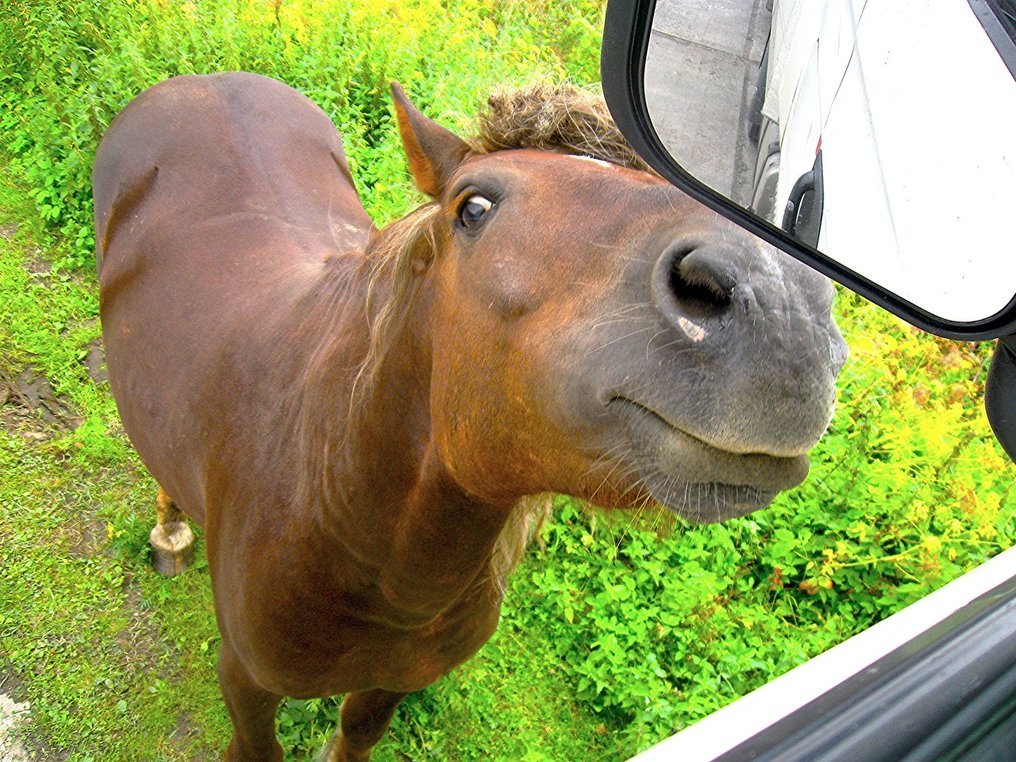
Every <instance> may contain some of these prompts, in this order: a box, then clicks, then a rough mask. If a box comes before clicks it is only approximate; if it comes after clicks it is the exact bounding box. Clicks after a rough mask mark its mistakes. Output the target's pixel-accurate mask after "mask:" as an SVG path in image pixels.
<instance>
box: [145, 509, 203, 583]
mask: <svg viewBox="0 0 1016 762" xmlns="http://www.w3.org/2000/svg"><path fill="white" fill-rule="evenodd" d="M148 542H149V544H150V545H151V546H152V567H153V568H154V569H155V571H157V572H158V573H159V574H161V575H163V576H164V577H175V576H176V575H177V574H183V572H184V570H185V569H186V568H187V567H188V566H190V565H191V562H192V561H193V560H194V535H193V534H192V533H191V529H190V527H189V526H188V525H187V522H186V521H167V522H166V523H164V524H156V525H155V528H154V529H152V533H151V534H150V535H149V536H148Z"/></svg>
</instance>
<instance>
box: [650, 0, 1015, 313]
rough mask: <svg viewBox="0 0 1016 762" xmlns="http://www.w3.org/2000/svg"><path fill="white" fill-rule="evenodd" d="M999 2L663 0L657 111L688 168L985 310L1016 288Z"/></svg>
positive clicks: (823, 237)
mask: <svg viewBox="0 0 1016 762" xmlns="http://www.w3.org/2000/svg"><path fill="white" fill-rule="evenodd" d="M1006 3H1009V0H970V1H969V2H968V0H943V1H942V2H935V3H927V2H925V1H924V0H657V3H656V10H655V15H654V18H653V32H652V36H651V39H650V44H649V49H648V53H647V59H646V65H645V82H644V85H645V92H646V100H647V105H648V108H649V114H650V118H651V121H652V124H653V128H654V129H655V131H656V133H657V135H658V136H659V138H660V140H661V141H662V143H663V144H664V146H665V147H666V148H667V149H668V151H669V152H670V153H671V155H672V156H673V157H674V159H675V160H676V161H677V163H678V164H680V165H681V166H682V167H684V168H685V169H686V170H687V171H688V172H689V173H690V174H691V175H693V176H694V177H696V178H697V179H698V180H700V181H702V182H703V183H705V184H706V185H708V186H710V187H712V188H713V189H715V190H717V191H718V192H720V193H721V194H723V195H725V196H727V197H728V198H730V199H732V200H733V201H734V202H735V203H737V204H739V205H740V206H743V207H745V208H747V209H749V210H751V211H753V212H754V213H756V214H757V215H758V216H760V217H762V218H763V219H765V220H767V221H769V222H772V223H773V224H775V225H776V226H777V227H781V228H783V229H784V230H786V231H787V232H789V233H790V234H791V235H793V236H795V237H797V238H798V239H799V240H801V241H803V242H804V243H807V244H809V245H810V246H813V247H814V248H817V249H818V250H819V251H821V252H822V253H823V254H825V255H826V256H828V257H829V258H831V259H834V260H836V261H837V262H839V263H840V264H842V265H844V266H846V267H848V268H850V269H851V270H853V271H854V272H856V273H858V274H859V275H862V276H864V277H866V278H868V279H869V280H872V281H874V282H875V283H877V284H878V285H880V286H882V287H883V288H885V289H887V290H889V291H891V292H893V293H894V294H896V295H897V296H899V297H902V298H903V299H906V300H907V301H909V302H911V303H912V304H914V305H916V306H917V307H919V308H921V309H923V310H925V311H926V312H929V313H931V314H932V315H935V316H937V317H939V318H942V319H945V320H949V321H954V322H974V321H979V320H984V319H987V318H990V317H992V316H993V315H995V314H997V313H998V312H1000V311H1001V310H1002V309H1004V308H1005V307H1006V306H1007V305H1008V304H1009V303H1010V302H1011V301H1012V300H1013V298H1014V295H1016V249H1014V244H1013V239H1014V236H1013V227H1012V224H1013V215H1014V213H1016V80H1014V74H1013V71H1016V61H1014V60H1013V58H1012V56H1011V55H1009V53H1010V51H1011V50H1013V48H1012V47H1011V44H1012V42H1013V40H1012V39H1011V36H1012V35H1013V33H1014V32H1013V29H1014V25H1013V21H1012V19H1011V18H1010V19H1009V25H1008V27H1006V26H1005V24H1004V23H1001V24H999V23H997V22H996V23H995V25H994V26H992V23H991V22H992V20H993V19H996V16H995V15H992V14H999V15H998V18H1002V19H1003V21H1004V20H1005V18H1006V17H1005V15H1004V14H1005V13H1006V10H1005V6H1006ZM999 6H1002V7H1001V8H1000V7H999ZM1011 6H1012V3H1009V7H1011ZM975 10H976V11H977V12H975ZM986 27H987V30H986ZM1006 43H1008V44H1009V45H1010V47H1006ZM1011 69H1012V70H1011Z"/></svg>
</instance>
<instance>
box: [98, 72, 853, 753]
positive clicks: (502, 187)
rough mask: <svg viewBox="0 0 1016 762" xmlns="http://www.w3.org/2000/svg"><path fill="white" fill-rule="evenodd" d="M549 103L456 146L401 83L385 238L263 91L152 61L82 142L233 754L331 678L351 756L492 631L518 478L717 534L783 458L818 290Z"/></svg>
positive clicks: (588, 111)
mask: <svg viewBox="0 0 1016 762" xmlns="http://www.w3.org/2000/svg"><path fill="white" fill-rule="evenodd" d="M549 95H550V96H551V97H548V98H546V99H541V97H538V96H540V93H539V92H537V93H536V95H535V96H533V95H532V94H531V97H528V98H525V97H520V98H514V99H513V98H508V99H507V100H504V101H501V102H499V103H495V104H494V106H493V107H492V109H491V111H490V112H489V113H488V114H487V117H486V123H485V126H484V127H483V136H482V138H481V139H480V142H479V143H474V144H472V145H470V144H468V143H466V142H465V141H463V140H462V139H460V138H459V137H457V136H455V135H454V134H452V133H451V132H449V131H447V130H445V129H444V128H442V127H440V126H438V125H437V124H435V123H434V122H432V121H430V120H428V119H427V118H426V117H424V116H423V115H422V114H421V113H420V112H419V111H418V110H417V109H416V108H415V107H414V106H413V105H411V104H410V103H409V101H408V100H406V99H405V97H404V96H403V95H402V93H401V91H400V90H399V89H398V88H397V87H395V107H396V112H397V116H398V123H399V127H400V130H401V134H402V139H403V143H404V146H405V151H406V154H407V156H408V159H409V165H410V169H411V171H412V175H413V177H414V180H415V182H416V184H417V185H418V186H419V188H420V189H421V190H423V191H424V192H426V193H427V194H428V195H429V196H430V197H431V198H432V199H433V201H432V202H431V203H429V204H427V205H425V206H423V207H421V208H420V209H419V210H417V211H416V212H413V213H412V214H410V215H409V216H407V217H406V218H404V219H402V220H400V221H397V222H395V223H394V224H392V225H390V226H389V227H387V228H385V229H384V230H375V229H374V228H373V226H372V225H371V221H370V220H369V219H368V217H367V215H366V213H365V212H364V210H363V208H362V206H361V205H360V202H359V199H358V197H357V194H356V191H355V189H354V187H353V181H352V179H351V177H350V172H349V169H348V167H347V164H346V160H345V156H344V153H343V149H342V145H341V142H340V139H339V136H338V134H337V133H336V131H335V128H334V126H333V125H332V124H331V123H330V121H329V119H328V118H327V117H326V116H325V114H324V113H323V112H322V111H321V110H320V109H318V108H317V107H316V106H314V105H313V104H312V103H311V102H310V101H309V100H308V99H307V98H305V97H303V96H302V95H300V94H298V93H297V92H296V91H294V90H292V89H290V88H289V87H287V86H285V85H282V84H280V83H278V82H275V81H273V80H270V79H267V78H265V77H260V76H255V75H251V74H220V75H214V76H201V77H196V76H187V77H178V78H175V79H172V80H169V81H167V82H164V83H162V84H159V85H157V86H155V87H153V88H151V89H150V90H148V91H146V92H144V93H142V94H141V95H140V96H138V97H137V98H136V99H135V100H134V101H133V102H132V103H131V104H130V105H129V106H128V107H127V108H126V109H125V110H124V111H123V113H122V114H120V115H119V116H118V117H117V119H116V120H115V121H114V122H113V124H112V126H111V127H110V128H109V131H108V132H107V134H106V136H105V137H104V139H103V141H102V144H101V146H100V148H99V151H98V154H97V156H96V161H95V170H94V192H95V214H96V233H97V240H98V242H99V244H98V252H99V261H100V272H101V305H102V323H103V331H104V339H105V342H106V350H107V353H108V365H109V376H110V382H111V384H112V388H113V393H114V395H115V397H116V400H117V404H118V405H119V409H120V413H121V415H122V417H123V422H124V426H125V427H126V429H127V431H128V433H129V434H130V437H131V439H132V441H133V443H134V445H135V446H136V447H137V450H138V452H139V453H140V454H141V457H142V459H143V460H144V462H145V464H146V465H147V467H148V468H149V469H150V470H151V472H152V474H153V475H154V476H155V478H156V480H157V481H158V482H159V484H160V485H161V487H162V491H161V492H160V496H159V501H158V505H159V524H158V526H157V527H156V529H155V530H154V531H153V544H154V545H155V546H156V548H157V549H158V548H161V549H162V550H163V551H166V552H169V553H170V554H171V556H172V554H174V553H175V554H176V556H174V557H176V558H179V557H180V556H181V554H183V553H184V552H185V549H186V546H187V545H188V544H189V542H190V534H189V530H188V529H187V525H186V522H185V520H184V519H183V517H182V516H181V514H180V511H183V512H184V513H186V514H187V515H188V516H190V518H191V519H193V520H194V521H196V522H197V523H198V524H200V525H202V526H204V528H205V533H206V535H205V536H206V541H207V549H208V561H209V568H210V571H211V579H212V585H213V588H214V593H215V607H216V616H217V618H218V624H219V628H220V630H221V632H222V647H221V653H220V657H219V679H220V682H221V686H222V692H223V695H224V696H225V700H226V704H227V706H228V708H229V712H230V715H231V717H232V720H233V726H234V732H233V737H232V740H231V742H230V744H229V747H228V749H227V751H226V758H227V759H230V760H269V759H280V758H281V756H282V752H281V749H280V747H279V744H278V742H277V740H276V738H275V733H274V723H273V720H274V714H275V710H276V707H277V706H278V704H279V701H280V699H281V698H282V697H283V696H294V697H311V696H326V695H331V694H337V693H347V694H348V696H347V697H346V699H345V702H344V703H343V706H342V714H341V723H340V724H341V727H340V730H339V732H338V733H337V734H336V737H335V738H334V739H333V741H332V743H331V744H330V746H329V748H328V751H327V752H326V757H327V759H330V760H354V759H355V760H363V759H367V758H368V757H369V754H370V749H371V747H373V746H374V744H375V743H377V741H378V739H379V738H380V737H381V735H382V734H383V733H384V731H385V729H386V728H387V726H388V724H389V722H390V720H391V717H392V713H393V712H394V710H395V707H396V705H397V704H398V703H399V701H400V700H401V699H402V697H403V696H405V695H406V693H408V692H410V691H416V690H419V689H421V688H424V687H425V686H427V685H430V684H431V683H433V682H434V681H435V680H437V679H438V678H440V677H441V676H442V675H444V674H445V673H447V672H448V671H449V670H450V669H452V668H453V667H455V666H456V665H457V664H460V663H461V662H463V661H464V660H465V659H467V658H468V657H469V656H471V655H472V654H473V653H475V652H476V651H477V649H479V648H480V646H481V645H482V644H483V643H484V642H485V641H486V640H487V639H488V638H489V637H490V635H491V633H492V632H493V631H494V628H495V626H496V625H497V621H498V616H499V612H500V606H501V598H502V591H503V586H502V584H501V583H502V579H503V576H504V575H505V574H506V573H507V572H508V570H509V568H510V566H511V564H512V563H513V562H514V561H515V560H517V555H518V552H519V548H520V547H521V544H522V543H521V541H520V535H521V533H522V532H523V531H524V524H525V521H524V520H523V518H524V517H523V516H522V514H523V513H524V507H525V506H526V505H527V501H526V500H525V499H524V498H526V497H528V496H533V495H539V494H542V493H547V492H561V493H568V494H571V495H576V496H579V497H581V498H584V499H586V500H588V501H591V502H593V503H595V504H598V505H602V506H608V507H633V506H640V505H644V504H646V503H647V502H650V501H653V502H659V503H662V504H664V505H665V506H667V507H668V508H670V509H671V510H673V511H675V512H677V513H678V514H680V515H682V516H685V517H687V518H689V519H691V520H692V521H719V520H722V519H724V518H726V517H730V516H734V515H739V514H743V513H745V512H747V511H750V510H753V509H755V508H759V507H762V506H764V505H766V504H767V503H768V502H769V501H770V500H771V499H772V498H773V496H774V495H775V494H776V493H777V492H778V491H780V490H783V489H787V488H789V487H792V486H794V485H796V484H798V483H799V482H800V481H801V480H802V479H803V478H804V476H805V473H806V471H807V458H806V455H805V453H806V451H807V450H808V449H809V448H810V447H811V446H812V445H813V444H814V443H815V442H816V440H817V439H818V438H819V436H820V435H821V434H822V432H823V430H824V428H825V426H826V425H827V423H828V421H829V417H830V414H831V410H832V405H833V398H834V379H835V376H836V374H837V372H838V370H839V367H840V366H841V364H842V361H843V358H844V355H845V348H844V345H843V342H842V339H841V338H840V336H839V333H838V331H837V329H836V327H835V325H834V323H833V322H832V319H831V317H830V303H831V298H832V288H831V286H830V284H829V283H828V281H827V280H826V279H825V278H823V277H821V276H819V275H818V274H816V273H815V272H813V271H812V270H810V269H809V268H807V267H806V266H804V265H801V264H799V263H797V262H796V261H794V260H791V259H790V258H788V257H785V256H783V255H782V254H779V253H777V252H776V251H774V250H772V249H770V248H768V247H766V246H765V245H763V244H761V243H760V242H758V241H756V240H754V239H752V238H751V237H749V236H748V235H746V234H744V233H742V232H740V231H739V229H737V228H735V227H734V226H732V225H731V224H728V223H727V222H725V221H724V220H722V219H720V218H718V217H717V216H716V215H714V214H713V213H711V212H709V211H708V210H706V209H705V208H703V207H702V206H700V205H698V204H697V203H695V202H693V201H692V200H690V199H689V198H688V197H686V196H685V195H683V194H682V193H681V192H680V191H678V190H677V189H675V188H673V187H672V186H670V185H668V184H667V183H665V182H663V181H662V180H661V179H659V178H658V177H656V176H654V175H652V174H650V173H648V172H646V171H642V170H640V169H637V168H632V167H633V166H638V163H637V161H636V160H634V159H633V158H632V157H631V156H630V154H629V155H628V158H627V159H624V158H623V157H621V154H623V153H624V152H623V151H621V152H618V151H615V150H614V149H613V148H611V146H612V145H614V146H616V145H617V144H619V143H620V142H621V141H619V140H618V139H617V138H618V136H617V135H616V132H611V131H612V130H613V129H614V128H613V127H612V126H611V125H610V122H609V118H608V117H606V116H605V112H604V111H603V110H602V106H601V105H590V104H589V103H587V102H586V101H583V100H582V99H580V98H578V97H577V96H574V94H572V93H570V92H569V91H567V90H562V91H557V92H552V93H549ZM562 107H564V109H563V110H562ZM506 119H507V122H511V123H510V124H509V123H505V124H502V122H505V121H506ZM608 133H609V134H608ZM534 146H535V147H534ZM578 153H583V154H586V156H578V155H575V154H578ZM590 157H592V158H590ZM619 157H620V158H619ZM619 161H620V162H622V163H627V164H629V166H621V165H620V164H619V163H617V162H619ZM169 496H171V497H172V499H170V497H169ZM177 506H179V508H178V507H177Z"/></svg>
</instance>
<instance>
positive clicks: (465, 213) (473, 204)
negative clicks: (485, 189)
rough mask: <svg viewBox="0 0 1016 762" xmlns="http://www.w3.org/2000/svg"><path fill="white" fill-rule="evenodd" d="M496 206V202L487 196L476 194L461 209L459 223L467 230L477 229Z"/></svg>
mask: <svg viewBox="0 0 1016 762" xmlns="http://www.w3.org/2000/svg"><path fill="white" fill-rule="evenodd" d="M493 206H494V202H493V201H491V200H490V199H489V198H487V197H486V196H481V195H479V194H475V195H472V196H470V197H469V198H467V199H466V203H464V204H463V205H462V206H460V207H459V223H460V224H461V225H462V227H463V228H465V229H466V230H473V229H475V228H476V227H477V226H478V225H479V224H480V223H481V222H482V221H483V218H484V217H485V216H486V215H487V212H489V211H490V210H491V207H493Z"/></svg>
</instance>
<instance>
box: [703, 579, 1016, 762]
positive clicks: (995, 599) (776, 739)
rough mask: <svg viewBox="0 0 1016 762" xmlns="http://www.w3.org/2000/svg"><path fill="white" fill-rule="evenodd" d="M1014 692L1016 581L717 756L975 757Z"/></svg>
mask: <svg viewBox="0 0 1016 762" xmlns="http://www.w3.org/2000/svg"><path fill="white" fill-rule="evenodd" d="M1014 695H1016V578H1010V579H1008V580H1007V581H1006V582H1004V583H1002V584H1001V585H999V586H997V587H996V588H994V589H993V590H991V591H989V592H988V593H986V594H985V595H982V596H980V597H979V598H976V599H975V600H973V601H971V602H970V603H969V604H967V605H966V606H964V607H963V608H961V609H959V610H958V611H956V612H955V613H954V614H952V615H951V616H949V617H947V618H946V619H945V620H943V621H942V622H940V623H939V624H938V625H936V626H934V627H932V628H931V629H929V630H928V631H926V632H925V633H923V634H922V635H920V636H918V637H917V638H915V639H914V640H912V641H910V642H909V643H907V644H906V645H904V646H901V647H900V648H898V649H896V650H895V651H893V652H891V653H890V654H888V655H886V656H884V657H883V658H881V659H880V660H878V661H877V662H875V663H874V664H872V665H871V666H869V667H868V668H867V669H865V670H863V671H862V672H860V673H858V674H856V675H854V676H853V677H852V678H850V679H848V680H846V681H844V682H842V683H840V684H839V685H837V686H836V687H835V688H833V689H832V690H830V691H829V692H827V693H826V694H824V695H822V696H820V697H819V698H817V699H815V700H814V701H812V702H810V703H808V704H805V705H804V706H803V707H801V708H800V709H798V710H797V711H795V712H793V713H791V714H789V715H787V716H786V717H784V718H783V719H782V720H780V721H779V722H777V723H775V724H773V725H770V726H769V727H768V728H766V729H765V730H763V731H762V732H760V733H758V734H756V735H755V736H753V737H751V738H749V739H748V740H746V741H744V742H743V743H741V744H739V745H737V746H735V747H733V748H732V749H730V750H728V751H727V752H725V753H724V754H722V755H720V756H719V757H717V760H718V761H719V760H724V761H726V762H734V761H735V760H737V761H738V762H740V761H741V760H760V761H761V760H765V761H768V762H777V761H778V762H796V761H798V760H799V761H800V762H805V761H806V760H807V761H808V762H810V761H811V760H816V759H822V760H860V759H863V760H866V762H880V761H883V760H884V762H900V761H901V760H908V761H910V762H917V760H941V759H955V758H959V757H961V756H963V755H964V754H969V753H971V752H972V749H971V746H972V744H973V743H975V742H976V741H978V738H976V737H975V735H976V733H977V732H978V731H982V730H983V731H984V732H983V733H981V735H983V736H984V740H986V741H988V742H990V741H991V736H992V732H993V731H995V730H996V729H997V726H998V724H999V723H1000V722H1001V723H1005V722H1007V720H1008V719H1009V718H1010V717H1011V716H1012V711H1013V707H1012V699H1013V696H1014ZM973 758H977V757H976V754H975V756H974V757H973Z"/></svg>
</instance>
